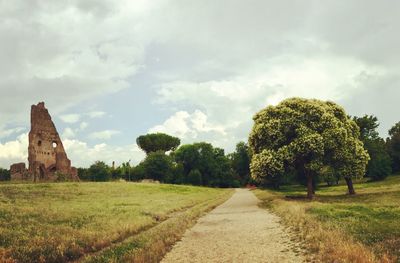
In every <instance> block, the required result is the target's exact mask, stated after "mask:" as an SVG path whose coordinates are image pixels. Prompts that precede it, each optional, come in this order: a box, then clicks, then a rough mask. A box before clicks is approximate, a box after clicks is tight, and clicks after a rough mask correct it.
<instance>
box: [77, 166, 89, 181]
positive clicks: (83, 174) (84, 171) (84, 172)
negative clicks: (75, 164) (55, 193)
mask: <svg viewBox="0 0 400 263" xmlns="http://www.w3.org/2000/svg"><path fill="white" fill-rule="evenodd" d="M78 177H79V180H81V181H91V179H92V178H91V177H90V174H89V169H88V168H82V167H80V168H78Z"/></svg>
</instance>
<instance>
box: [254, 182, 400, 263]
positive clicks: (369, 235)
mask: <svg viewBox="0 0 400 263" xmlns="http://www.w3.org/2000/svg"><path fill="white" fill-rule="evenodd" d="M355 187H356V191H357V195H356V196H349V195H347V194H345V193H346V186H335V187H329V188H328V187H323V188H321V189H319V190H318V191H317V196H316V198H315V200H314V201H312V202H310V201H307V200H304V199H298V198H294V197H298V195H299V194H303V195H304V189H303V187H301V186H288V187H284V188H283V189H282V190H280V191H270V190H256V191H255V194H256V195H257V196H258V197H259V198H260V199H261V200H262V201H263V203H262V205H263V206H264V207H266V208H268V209H270V210H271V211H273V212H274V213H276V214H277V215H279V216H280V217H281V218H282V219H283V222H284V223H285V224H286V225H287V226H289V227H290V228H291V229H292V230H293V231H295V232H296V234H297V236H298V237H299V239H301V240H302V241H305V244H306V246H307V250H308V251H309V252H310V258H312V257H314V260H316V261H320V262H360V263H361V262H399V259H400V176H392V177H389V178H388V179H387V180H385V181H383V182H376V183H359V184H356V185H355Z"/></svg>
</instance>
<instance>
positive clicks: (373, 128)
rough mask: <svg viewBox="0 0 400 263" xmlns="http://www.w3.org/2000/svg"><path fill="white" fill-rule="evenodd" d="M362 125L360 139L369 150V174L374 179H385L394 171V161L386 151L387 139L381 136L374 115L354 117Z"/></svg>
mask: <svg viewBox="0 0 400 263" xmlns="http://www.w3.org/2000/svg"><path fill="white" fill-rule="evenodd" d="M353 120H354V121H355V122H356V123H357V125H358V126H359V127H360V139H361V140H362V141H363V143H364V147H365V149H366V150H367V151H368V153H369V156H370V158H371V159H370V160H369V163H368V166H367V174H366V175H367V176H368V177H370V178H371V179H372V180H383V179H385V178H386V177H387V176H389V175H390V174H391V173H392V161H391V159H390V156H389V154H388V152H387V151H386V145H385V141H384V140H383V139H382V138H380V137H379V133H378V131H377V128H378V127H379V122H378V118H377V117H375V116H373V115H364V116H363V117H353Z"/></svg>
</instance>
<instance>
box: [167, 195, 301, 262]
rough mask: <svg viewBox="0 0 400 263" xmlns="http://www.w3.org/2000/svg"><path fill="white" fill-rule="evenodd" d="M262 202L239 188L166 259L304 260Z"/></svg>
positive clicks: (277, 219) (189, 233)
mask: <svg viewBox="0 0 400 263" xmlns="http://www.w3.org/2000/svg"><path fill="white" fill-rule="evenodd" d="M258 202H259V200H258V199H257V198H256V197H255V196H254V194H253V193H252V192H251V191H249V190H245V189H238V190H236V193H235V194H234V195H233V196H232V197H231V198H230V199H229V200H228V201H226V202H225V203H224V204H222V205H220V206H219V207H217V208H215V209H214V210H213V211H211V212H210V213H209V214H207V215H206V216H204V217H202V218H201V219H199V221H198V223H197V224H196V225H195V226H194V227H193V228H192V229H190V230H188V231H187V232H186V234H185V235H184V237H183V239H182V240H181V241H179V242H178V243H177V244H176V245H175V246H174V247H173V249H172V250H171V252H169V253H168V254H167V255H166V257H165V258H164V259H163V261H162V262H163V263H176V262H254V263H255V262H271V263H272V262H274V263H275V262H279V263H282V262H296V263H298V262H303V261H304V259H303V257H302V256H301V255H300V253H299V252H295V251H299V250H300V249H299V248H298V247H299V246H298V244H295V243H294V242H292V241H291V240H290V236H289V235H288V233H287V232H286V231H285V229H284V228H283V227H282V226H281V224H280V223H279V218H278V217H277V216H275V215H273V214H271V213H269V212H268V211H266V210H264V209H261V208H259V207H258V206H257V204H258Z"/></svg>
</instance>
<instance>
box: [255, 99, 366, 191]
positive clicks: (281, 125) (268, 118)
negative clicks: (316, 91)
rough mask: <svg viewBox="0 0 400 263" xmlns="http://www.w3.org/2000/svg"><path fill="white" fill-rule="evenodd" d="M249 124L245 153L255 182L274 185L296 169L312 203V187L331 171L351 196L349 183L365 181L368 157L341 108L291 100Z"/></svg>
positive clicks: (268, 109) (303, 100) (331, 103)
mask: <svg viewBox="0 0 400 263" xmlns="http://www.w3.org/2000/svg"><path fill="white" fill-rule="evenodd" d="M253 120H254V126H253V129H252V131H251V134H250V137H249V147H250V149H251V152H252V160H251V165H250V169H251V175H252V176H253V177H254V179H256V180H261V181H262V180H265V179H266V178H272V179H275V178H279V177H282V176H283V175H284V174H285V172H287V171H290V170H291V169H295V170H296V172H297V173H299V174H301V175H302V176H304V177H305V178H306V179H307V197H308V198H310V199H312V198H313V192H314V190H315V188H314V186H313V181H314V182H315V179H316V178H317V177H320V176H321V170H322V169H323V168H324V167H325V166H330V167H332V169H334V170H335V172H336V173H337V174H339V175H340V176H341V177H343V178H345V180H346V182H347V185H348V189H349V193H350V194H354V193H355V191H354V187H353V183H352V177H355V176H359V177H362V176H364V174H365V169H366V165H367V163H368V160H369V156H368V153H367V151H366V150H365V149H364V147H363V143H362V142H361V141H360V139H359V136H360V132H359V128H358V126H357V124H356V123H355V122H354V121H352V120H351V119H350V118H349V117H348V116H347V115H346V113H345V111H344V109H343V108H341V107H340V106H338V105H337V104H335V103H333V102H324V101H320V100H315V99H301V98H291V99H287V100H284V101H283V102H281V103H280V104H279V105H277V106H269V107H267V108H265V109H263V110H261V111H260V112H259V113H257V114H256V115H255V116H254V118H253Z"/></svg>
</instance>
